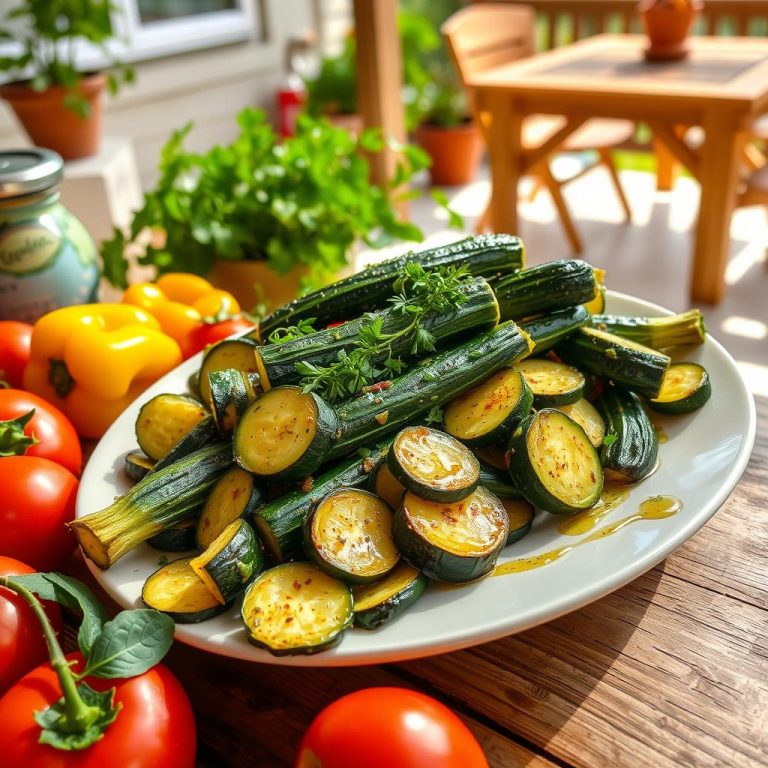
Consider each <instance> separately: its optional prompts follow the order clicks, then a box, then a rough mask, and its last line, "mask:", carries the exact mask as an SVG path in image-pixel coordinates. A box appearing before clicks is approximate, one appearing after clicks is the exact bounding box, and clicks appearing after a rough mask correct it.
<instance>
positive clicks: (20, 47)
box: [0, 0, 133, 160]
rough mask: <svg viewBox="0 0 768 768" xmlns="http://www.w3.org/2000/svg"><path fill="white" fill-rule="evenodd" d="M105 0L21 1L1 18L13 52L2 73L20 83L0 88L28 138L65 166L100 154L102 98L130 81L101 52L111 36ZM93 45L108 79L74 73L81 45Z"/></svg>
mask: <svg viewBox="0 0 768 768" xmlns="http://www.w3.org/2000/svg"><path fill="white" fill-rule="evenodd" d="M113 10H114V6H113V4H112V2H111V0H78V2H72V0H23V1H22V2H21V3H20V4H19V5H17V6H15V7H14V8H12V9H11V10H10V11H8V13H7V14H6V16H5V23H6V24H11V25H14V26H13V29H11V28H8V27H6V28H2V29H0V42H2V43H3V44H5V45H6V46H8V47H9V48H10V50H11V53H10V54H8V55H5V56H3V57H0V72H6V73H9V75H10V77H11V78H21V79H20V80H18V81H14V82H10V83H6V84H5V85H2V86H0V96H2V97H3V98H4V99H5V100H6V101H7V102H8V103H9V104H10V105H11V107H12V108H13V110H14V112H15V113H16V116H17V117H18V119H19V121H20V122H21V123H22V125H23V126H24V128H25V130H26V131H27V133H28V134H29V137H30V139H31V140H32V141H33V142H34V143H35V144H37V145H38V146H41V147H47V148H48V149H53V150H55V151H56V152H58V153H59V154H60V155H61V156H62V157H63V158H64V159H65V160H69V159H73V158H76V157H85V156H87V155H92V154H95V153H96V152H98V149H99V144H100V140H101V96H102V92H103V91H104V89H105V88H107V89H109V91H110V92H111V93H113V94H114V93H116V92H117V90H118V88H119V85H120V80H121V79H122V80H123V81H125V82H129V81H131V80H132V79H133V71H132V70H131V69H130V67H120V66H119V65H118V62H117V61H115V59H114V57H113V56H112V54H111V53H110V51H109V50H108V48H107V44H108V43H109V41H110V40H112V39H113V37H114V32H113V29H112V18H111V13H112V11H113ZM84 42H85V43H90V44H91V45H94V46H96V48H97V49H99V50H100V51H101V52H102V53H103V54H104V55H105V57H106V58H107V60H108V61H110V62H111V63H112V66H113V67H114V69H113V70H112V71H110V72H108V73H104V72H86V73H83V72H81V71H80V70H79V68H78V63H77V58H76V52H77V48H78V46H79V45H81V44H82V43H84Z"/></svg>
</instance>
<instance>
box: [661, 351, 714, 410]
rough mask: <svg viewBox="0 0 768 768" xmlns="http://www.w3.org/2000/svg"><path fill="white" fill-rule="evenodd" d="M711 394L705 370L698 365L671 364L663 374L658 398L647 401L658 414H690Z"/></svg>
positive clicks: (710, 386) (707, 374)
mask: <svg viewBox="0 0 768 768" xmlns="http://www.w3.org/2000/svg"><path fill="white" fill-rule="evenodd" d="M711 394H712V385H711V383H710V380H709V373H707V369H706V368H704V367H703V366H701V365H699V364H698V363H672V365H670V366H669V368H668V369H667V372H666V373H665V374H664V381H663V382H662V383H661V391H660V392H659V396H658V397H655V398H653V399H651V400H649V401H648V404H649V405H650V406H651V408H653V410H654V411H658V412H659V413H670V414H680V413H691V412H692V411H696V410H698V409H699V408H701V406H702V405H704V403H706V402H707V400H709V398H710V395H711Z"/></svg>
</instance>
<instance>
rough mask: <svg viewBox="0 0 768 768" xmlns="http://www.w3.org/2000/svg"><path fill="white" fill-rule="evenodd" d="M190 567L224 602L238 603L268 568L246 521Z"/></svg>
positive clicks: (229, 528) (227, 532)
mask: <svg viewBox="0 0 768 768" xmlns="http://www.w3.org/2000/svg"><path fill="white" fill-rule="evenodd" d="M189 564H190V565H191V566H192V569H193V570H194V571H195V573H196V574H197V575H198V577H199V578H200V580H201V581H202V582H203V584H205V586H206V588H207V589H208V590H209V591H210V593H211V594H212V595H213V596H214V597H215V598H216V599H217V600H218V601H219V602H220V603H229V602H231V601H232V600H234V599H235V598H236V597H237V596H238V595H239V594H240V592H241V591H242V589H243V587H244V586H245V585H246V584H247V583H248V582H249V581H250V580H251V579H252V578H253V577H254V576H255V575H256V574H257V573H259V571H261V569H262V568H263V565H264V563H263V559H262V556H261V547H260V546H259V543H258V541H257V539H256V534H255V533H254V532H253V528H251V526H250V525H248V523H246V522H245V520H235V522H234V523H230V524H229V525H228V526H227V527H226V528H225V529H224V530H223V531H222V532H221V533H220V534H219V535H218V536H217V537H216V538H215V539H214V540H213V542H211V544H210V546H209V547H208V548H207V549H206V550H205V552H203V553H202V554H200V555H198V556H197V557H194V558H192V560H190V563H189Z"/></svg>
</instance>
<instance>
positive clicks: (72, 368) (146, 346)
mask: <svg viewBox="0 0 768 768" xmlns="http://www.w3.org/2000/svg"><path fill="white" fill-rule="evenodd" d="M180 362H181V350H180V349H179V345H178V344H177V343H176V342H175V341H174V340H173V339H172V338H170V337H169V336H166V335H165V334H164V333H163V332H162V331H161V330H160V325H159V323H158V321H157V320H156V319H155V318H154V317H152V316H151V315H149V314H148V313H147V312H144V311H143V310H141V309H139V308H138V307H132V306H130V305H127V304H84V305H81V306H73V307H64V308H63V309H57V310H54V311H53V312H49V313H48V314H47V315H43V317H41V318H40V319H39V320H38V321H37V323H35V326H34V329H33V330H32V344H31V350H30V362H29V364H28V365H27V367H26V369H25V371H24V389H26V390H28V391H30V392H34V393H35V394H38V395H40V396H41V397H44V398H45V399H46V400H48V401H50V402H51V403H53V404H54V405H56V406H57V407H58V408H60V409H61V410H62V411H63V412H64V413H65V414H66V415H67V416H68V417H69V419H70V421H72V423H73V424H74V425H75V429H77V431H78V433H79V434H80V435H81V436H82V437H101V435H103V434H104V432H105V431H106V429H107V427H109V425H110V424H111V423H112V422H113V421H114V420H115V419H116V418H117V416H118V415H119V414H120V413H121V412H122V411H123V410H124V409H125V408H126V407H127V406H128V405H130V403H131V402H133V400H135V399H136V397H138V396H139V395H140V394H141V393H142V392H143V391H144V390H145V389H146V388H147V387H148V386H149V385H150V384H152V382H154V381H155V380H156V379H158V378H160V376H163V375H164V374H166V373H167V372H168V371H170V370H171V369H172V368H175V367H176V366H177V365H178V364H179V363H180Z"/></svg>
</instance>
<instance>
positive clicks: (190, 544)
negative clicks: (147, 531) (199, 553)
mask: <svg viewBox="0 0 768 768" xmlns="http://www.w3.org/2000/svg"><path fill="white" fill-rule="evenodd" d="M196 526H197V520H195V518H194V517H190V518H188V519H187V520H182V521H181V522H180V523H176V525H172V526H171V527H170V528H166V529H165V530H163V531H160V533H156V534H155V535H154V536H151V537H150V538H148V539H147V544H149V546H150V547H152V548H153V549H159V550H160V551H161V552H189V550H190V549H194V548H195V527H196Z"/></svg>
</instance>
